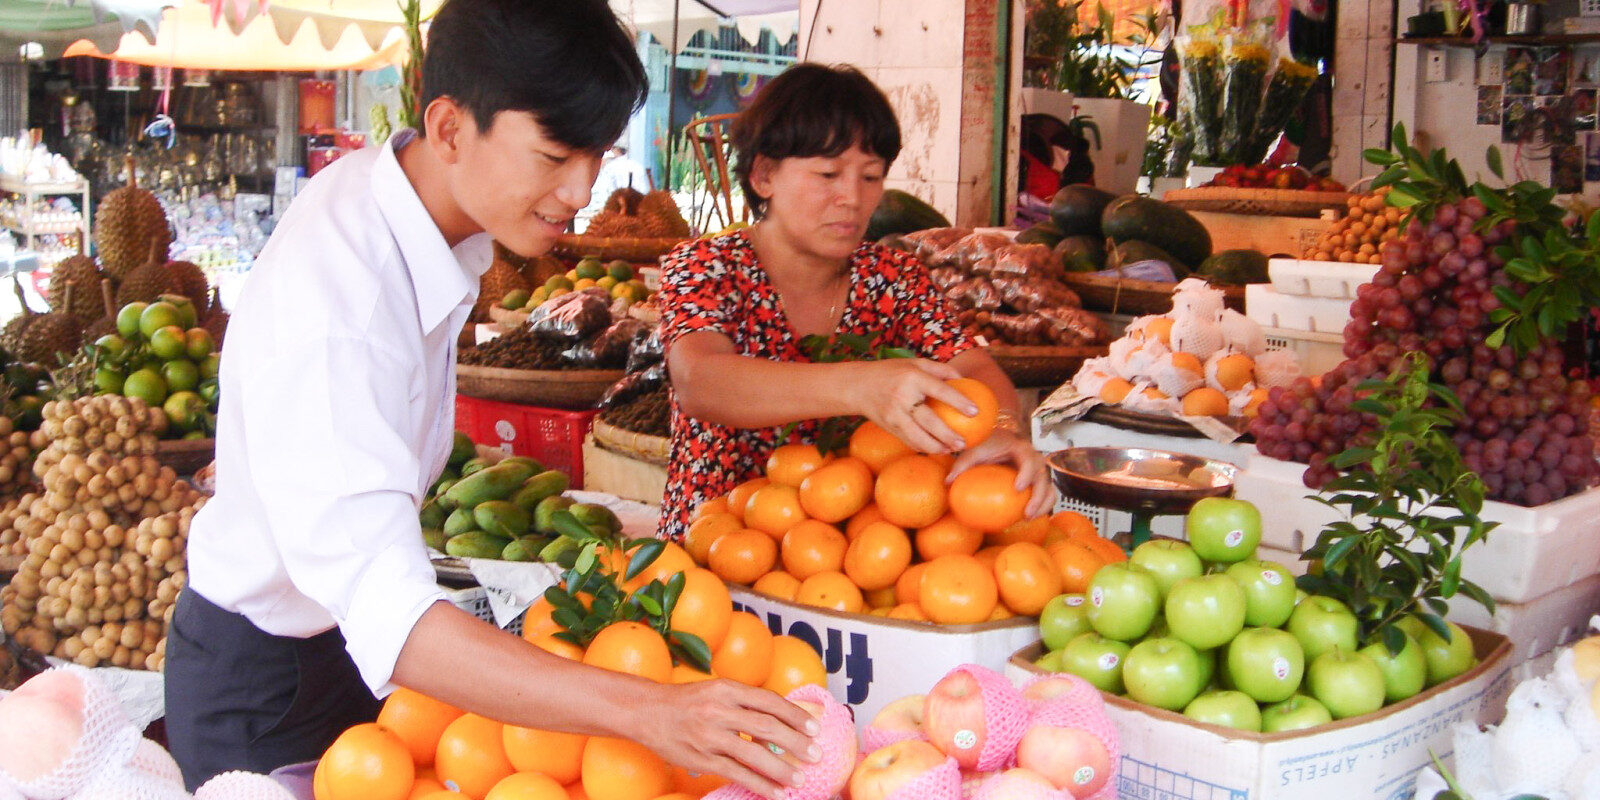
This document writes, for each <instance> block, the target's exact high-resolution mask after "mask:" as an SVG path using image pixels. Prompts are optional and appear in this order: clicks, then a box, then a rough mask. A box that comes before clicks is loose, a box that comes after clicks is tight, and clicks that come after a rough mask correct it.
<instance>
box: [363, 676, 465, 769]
mask: <svg viewBox="0 0 1600 800" xmlns="http://www.w3.org/2000/svg"><path fill="white" fill-rule="evenodd" d="M463 713H464V712H463V711H462V710H461V709H459V708H456V707H455V706H453V705H450V704H449V703H445V702H442V701H439V700H435V699H433V698H431V697H429V696H427V695H425V694H423V693H421V692H416V691H412V690H410V689H407V688H405V687H404V686H402V687H400V688H398V689H396V690H394V692H393V693H391V694H390V695H389V696H388V697H387V698H385V699H384V701H383V710H382V711H379V712H378V724H379V725H381V726H382V727H383V729H384V730H387V731H389V732H390V733H392V734H394V735H395V736H397V737H399V739H400V742H401V743H402V744H404V745H405V746H406V749H407V750H409V751H410V752H411V760H412V761H413V762H415V763H416V765H417V766H419V767H426V766H428V765H429V764H432V763H433V755H434V753H435V752H436V751H437V750H438V749H439V737H440V736H441V735H442V734H443V733H444V729H445V728H447V727H449V725H450V723H452V722H455V721H456V717H459V716H461V715H462V714H463Z"/></svg>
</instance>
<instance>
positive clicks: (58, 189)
mask: <svg viewBox="0 0 1600 800" xmlns="http://www.w3.org/2000/svg"><path fill="white" fill-rule="evenodd" d="M0 192H8V193H10V194H13V195H16V196H17V197H18V201H17V204H18V206H19V208H18V210H17V213H16V214H15V215H14V216H12V217H11V218H9V219H6V220H4V221H3V222H0V227H4V228H5V229H6V230H9V231H13V232H15V233H17V234H18V235H19V236H21V237H22V243H21V244H22V248H23V249H24V250H33V251H37V252H38V253H39V254H40V256H41V257H42V258H43V260H45V261H47V262H50V263H54V262H55V261H57V260H59V258H65V257H66V256H68V255H75V254H77V253H79V252H86V251H87V250H88V246H89V242H90V241H91V233H90V221H89V213H90V209H92V208H93V206H92V205H91V204H90V197H89V182H88V181H86V180H83V179H81V178H80V179H78V180H76V181H66V182H62V183H29V182H27V181H24V180H22V179H20V178H18V177H16V176H14V175H0ZM63 195H77V196H78V221H77V222H76V223H50V224H47V225H36V224H34V222H33V213H34V205H35V204H36V201H38V200H39V198H42V197H58V196H63ZM70 234H78V235H80V236H81V237H82V239H81V244H80V247H74V248H60V247H56V248H49V249H46V248H42V247H40V239H42V238H44V237H49V236H67V235H70ZM80 248H81V249H80ZM57 250H60V251H63V252H62V255H61V256H60V257H59V258H58V257H56V256H55V255H54V251H57Z"/></svg>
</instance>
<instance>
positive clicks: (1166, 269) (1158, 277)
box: [1089, 259, 1178, 283]
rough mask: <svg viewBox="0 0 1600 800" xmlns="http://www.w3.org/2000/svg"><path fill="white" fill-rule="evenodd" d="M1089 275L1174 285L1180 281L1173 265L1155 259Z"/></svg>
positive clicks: (1133, 262) (1130, 263) (1134, 262)
mask: <svg viewBox="0 0 1600 800" xmlns="http://www.w3.org/2000/svg"><path fill="white" fill-rule="evenodd" d="M1089 274H1090V275H1103V276H1105V277H1108V278H1122V279H1123V280H1129V281H1151V282H1152V283H1172V282H1173V281H1176V280H1177V279H1178V274H1177V273H1176V272H1173V271H1172V265H1171V264H1168V263H1167V262H1165V261H1155V260H1153V259H1146V260H1144V261H1132V262H1129V263H1127V264H1123V265H1122V266H1120V267H1118V268H1116V269H1103V270H1100V271H1099V272H1091V273H1089Z"/></svg>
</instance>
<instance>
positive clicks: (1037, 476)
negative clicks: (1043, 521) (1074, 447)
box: [950, 428, 1056, 519]
mask: <svg viewBox="0 0 1600 800" xmlns="http://www.w3.org/2000/svg"><path fill="white" fill-rule="evenodd" d="M979 464H1010V465H1011V466H1013V467H1016V469H1017V485H1016V488H1017V491H1022V490H1024V489H1027V488H1028V487H1030V486H1031V487H1033V497H1032V498H1030V499H1029V500H1028V509H1027V511H1026V512H1025V516H1026V517H1028V518H1030V519H1031V518H1033V517H1040V516H1044V515H1045V514H1048V513H1050V510H1051V509H1052V508H1054V507H1055V503H1056V490H1055V486H1054V485H1053V484H1051V482H1050V470H1049V469H1047V468H1046V467H1045V463H1044V455H1043V454H1041V453H1040V452H1039V451H1038V450H1035V449H1034V448H1033V442H1031V441H1029V440H1028V438H1027V437H1025V436H1022V435H1020V434H1017V433H1013V432H1011V431H1010V430H1008V429H1006V428H995V429H994V433H992V434H990V435H989V438H988V439H987V440H985V441H984V443H983V444H980V445H978V446H977V447H974V448H972V449H970V450H968V451H966V452H964V453H962V454H961V455H960V456H959V457H957V458H956V462H955V463H954V464H952V465H951V467H950V480H952V481H953V480H955V479H956V476H957V475H960V474H961V473H963V472H965V471H967V470H968V469H971V468H972V467H975V466H977V465H979Z"/></svg>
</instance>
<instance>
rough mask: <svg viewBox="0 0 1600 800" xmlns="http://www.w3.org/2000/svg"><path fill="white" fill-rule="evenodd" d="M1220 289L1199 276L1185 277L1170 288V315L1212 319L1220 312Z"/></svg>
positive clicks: (1221, 299) (1221, 298)
mask: <svg viewBox="0 0 1600 800" xmlns="http://www.w3.org/2000/svg"><path fill="white" fill-rule="evenodd" d="M1222 303H1223V294H1222V290H1221V289H1218V288H1216V287H1214V286H1212V285H1211V284H1209V283H1206V282H1205V281H1203V280H1200V279H1199V278H1185V279H1183V280H1181V281H1179V282H1178V285H1177V286H1174V287H1173V289H1172V317H1173V319H1177V318H1178V317H1180V316H1194V317H1201V318H1204V319H1209V320H1214V319H1216V318H1217V315H1218V314H1220V313H1222Z"/></svg>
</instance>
